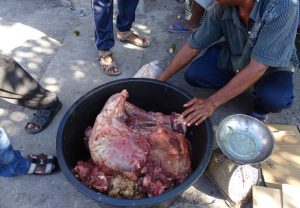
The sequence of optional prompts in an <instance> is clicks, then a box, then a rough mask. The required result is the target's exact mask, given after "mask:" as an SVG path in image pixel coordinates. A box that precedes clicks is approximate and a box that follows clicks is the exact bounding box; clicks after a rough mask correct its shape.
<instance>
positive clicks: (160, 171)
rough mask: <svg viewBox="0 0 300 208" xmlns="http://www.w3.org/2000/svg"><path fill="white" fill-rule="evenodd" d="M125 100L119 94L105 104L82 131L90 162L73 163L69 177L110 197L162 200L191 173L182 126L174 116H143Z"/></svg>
mask: <svg viewBox="0 0 300 208" xmlns="http://www.w3.org/2000/svg"><path fill="white" fill-rule="evenodd" d="M127 97H128V92H127V91H126V90H123V91H122V92H120V93H116V94H114V95H112V96H111V97H110V98H109V99H108V101H107V102H106V104H105V105H104V107H103V109H102V111H101V112H100V114H99V115H98V116H97V118H96V121H95V124H94V126H93V129H92V131H90V130H89V129H88V130H87V131H86V137H88V146H89V150H90V153H91V158H92V162H91V161H90V162H83V161H79V162H78V164H77V166H76V167H75V169H74V171H75V173H76V176H77V177H78V178H79V179H80V180H82V182H83V183H85V184H86V185H87V186H89V187H91V186H92V187H93V188H95V189H97V190H99V191H100V192H103V193H107V194H108V195H110V196H112V197H117V198H130V199H137V198H142V197H144V196H145V194H146V195H148V196H155V195H159V194H162V193H163V192H164V191H166V190H168V189H170V188H171V187H173V186H174V185H177V184H179V183H181V182H182V181H183V180H184V179H185V178H186V177H187V176H188V175H189V174H190V172H191V161H190V144H189V142H188V140H187V139H186V138H185V137H184V134H183V133H184V132H185V130H186V129H185V125H183V120H182V119H181V118H180V115H179V114H177V113H172V114H171V115H164V114H162V113H160V112H146V111H144V110H142V109H140V108H138V107H136V106H135V105H133V104H131V103H129V102H127V101H126V99H127ZM90 132H91V133H90ZM97 174H98V178H97ZM95 175H96V177H95ZM93 184H95V185H93Z"/></svg>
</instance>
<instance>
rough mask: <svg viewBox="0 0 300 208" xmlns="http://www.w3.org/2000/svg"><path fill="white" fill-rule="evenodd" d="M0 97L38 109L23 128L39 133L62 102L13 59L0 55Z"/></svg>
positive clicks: (29, 131)
mask: <svg viewBox="0 0 300 208" xmlns="http://www.w3.org/2000/svg"><path fill="white" fill-rule="evenodd" d="M0 98H3V99H5V100H7V101H8V102H12V103H15V104H19V105H22V106H25V107H27V108H32V109H36V110H38V111H37V112H36V113H35V114H34V117H33V118H32V119H31V120H30V122H29V123H28V124H27V125H26V127H25V130H26V131H27V132H28V133H39V132H40V131H42V130H43V129H45V128H46V127H47V126H48V125H49V124H50V122H51V121H52V119H53V118H54V116H55V115H56V113H57V112H58V111H59V110H60V108H61V106H62V103H61V102H60V101H59V99H58V97H57V95H56V94H55V93H54V92H51V91H48V90H46V89H44V88H43V87H42V86H41V85H40V84H39V83H38V82H37V81H36V80H35V79H33V78H32V76H31V75H30V74H29V73H28V72H26V71H25V70H24V69H23V67H22V66H20V65H19V64H18V63H17V62H16V61H14V60H13V59H11V58H9V57H6V56H2V55H0Z"/></svg>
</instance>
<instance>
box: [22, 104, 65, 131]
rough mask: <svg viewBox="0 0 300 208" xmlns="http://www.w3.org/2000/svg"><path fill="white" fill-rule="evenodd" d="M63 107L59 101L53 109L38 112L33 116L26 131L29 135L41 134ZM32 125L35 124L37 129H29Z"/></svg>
mask: <svg viewBox="0 0 300 208" xmlns="http://www.w3.org/2000/svg"><path fill="white" fill-rule="evenodd" d="M61 107H62V103H61V102H60V101H59V103H58V104H57V105H56V106H55V107H53V108H49V109H41V110H38V111H37V112H35V113H34V114H33V117H32V119H31V120H30V121H29V122H28V123H27V124H26V126H25V131H26V132H27V133H29V134H37V133H40V132H41V131H43V130H44V129H45V128H46V127H47V126H48V125H49V124H50V123H51V121H52V120H53V118H54V116H55V115H56V114H57V112H58V111H59V110H60V109H61ZM30 124H33V125H34V126H35V127H33V128H29V125H30Z"/></svg>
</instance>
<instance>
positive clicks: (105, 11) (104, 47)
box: [92, 0, 121, 75]
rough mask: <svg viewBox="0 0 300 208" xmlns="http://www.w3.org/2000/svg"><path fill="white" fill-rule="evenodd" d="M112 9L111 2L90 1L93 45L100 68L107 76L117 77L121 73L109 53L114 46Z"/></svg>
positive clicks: (112, 4)
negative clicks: (93, 34) (92, 18)
mask: <svg viewBox="0 0 300 208" xmlns="http://www.w3.org/2000/svg"><path fill="white" fill-rule="evenodd" d="M113 9H114V3H113V0H92V10H93V17H94V32H95V45H96V48H97V50H98V58H99V64H100V68H101V69H102V70H103V71H104V72H105V73H106V74H107V75H118V74H120V73H121V71H120V70H119V68H118V67H117V65H116V63H115V62H114V61H113V57H112V55H113V54H112V52H111V51H110V49H111V48H112V47H113V46H114V44H115V40H114V33H113Z"/></svg>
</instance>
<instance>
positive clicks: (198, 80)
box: [184, 45, 235, 89]
mask: <svg viewBox="0 0 300 208" xmlns="http://www.w3.org/2000/svg"><path fill="white" fill-rule="evenodd" d="M220 50H221V46H219V45H214V46H212V47H210V48H209V49H208V50H207V52H206V53H205V54H204V55H203V56H201V57H199V58H198V59H196V60H194V61H193V62H192V63H191V64H190V65H189V66H188V68H187V70H186V72H185V74H184V76H185V80H186V81H187V82H188V83H189V84H190V85H192V86H196V87H203V88H214V89H219V88H221V87H223V86H224V85H226V84H227V83H228V82H229V81H230V80H231V79H232V78H233V77H234V76H235V73H234V72H233V71H231V70H228V69H220V68H218V67H217V60H218V57H219V53H220Z"/></svg>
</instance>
